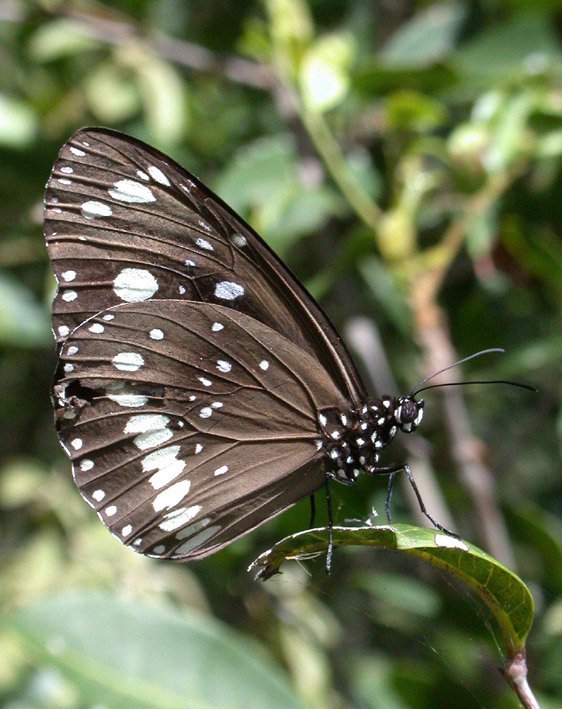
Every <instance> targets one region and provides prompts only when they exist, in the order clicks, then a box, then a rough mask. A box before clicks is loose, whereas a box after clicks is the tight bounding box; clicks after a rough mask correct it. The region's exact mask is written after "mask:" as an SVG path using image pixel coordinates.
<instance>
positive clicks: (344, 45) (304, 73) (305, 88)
mask: <svg viewBox="0 0 562 709" xmlns="http://www.w3.org/2000/svg"><path fill="white" fill-rule="evenodd" d="M354 54H355V46H354V41H353V37H352V36H351V35H348V34H345V35H344V34H339V35H336V34H333V35H328V36H326V37H323V38H322V39H320V40H319V41H318V42H316V43H315V44H314V45H313V46H312V47H311V48H310V49H309V50H308V51H307V52H306V54H305V56H304V59H303V61H302V63H301V66H300V84H301V91H302V97H303V100H304V102H305V104H306V106H307V108H308V109H309V110H312V111H326V110H328V109H330V108H333V107H334V106H337V105H338V104H339V103H340V102H341V101H342V100H343V99H344V98H345V95H346V94H347V91H348V89H349V82H350V68H351V63H352V61H353V57H354Z"/></svg>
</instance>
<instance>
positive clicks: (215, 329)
mask: <svg viewBox="0 0 562 709" xmlns="http://www.w3.org/2000/svg"><path fill="white" fill-rule="evenodd" d="M223 328H224V325H223V324H222V323H220V322H214V323H213V326H212V328H211V330H212V331H213V332H219V331H220V330H222V329H223Z"/></svg>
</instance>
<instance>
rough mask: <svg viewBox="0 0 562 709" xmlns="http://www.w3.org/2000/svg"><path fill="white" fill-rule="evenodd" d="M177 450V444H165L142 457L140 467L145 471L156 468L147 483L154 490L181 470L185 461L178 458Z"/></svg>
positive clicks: (173, 477)
mask: <svg viewBox="0 0 562 709" xmlns="http://www.w3.org/2000/svg"><path fill="white" fill-rule="evenodd" d="M179 452H180V447H179V446H167V447H166V448H160V449H159V450H156V451H154V452H153V453H149V454H148V455H146V456H145V457H144V458H143V460H142V469H143V471H144V472H145V473H148V472H150V471H151V470H156V472H155V473H154V474H153V475H152V476H151V477H150V478H149V483H150V484H151V485H152V487H153V488H154V489H155V490H159V489H160V488H162V487H164V486H165V485H168V483H170V482H171V481H172V480H174V479H175V478H177V477H178V475H181V473H182V472H183V470H184V468H185V461H183V460H178V458H177V455H178V453H179Z"/></svg>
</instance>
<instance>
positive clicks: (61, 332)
mask: <svg viewBox="0 0 562 709" xmlns="http://www.w3.org/2000/svg"><path fill="white" fill-rule="evenodd" d="M58 333H59V335H60V336H61V337H66V336H67V335H68V334H69V333H70V328H69V327H68V325H59V327H58Z"/></svg>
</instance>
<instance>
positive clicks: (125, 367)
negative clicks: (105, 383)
mask: <svg viewBox="0 0 562 709" xmlns="http://www.w3.org/2000/svg"><path fill="white" fill-rule="evenodd" d="M111 364H112V365H113V366H114V367H115V368H116V369H119V370H121V371H122V372H136V371H137V369H140V367H142V365H143V364H144V359H143V358H142V355H140V354H139V353H138V352H119V354H116V355H115V357H114V358H113V359H112V360H111Z"/></svg>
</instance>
